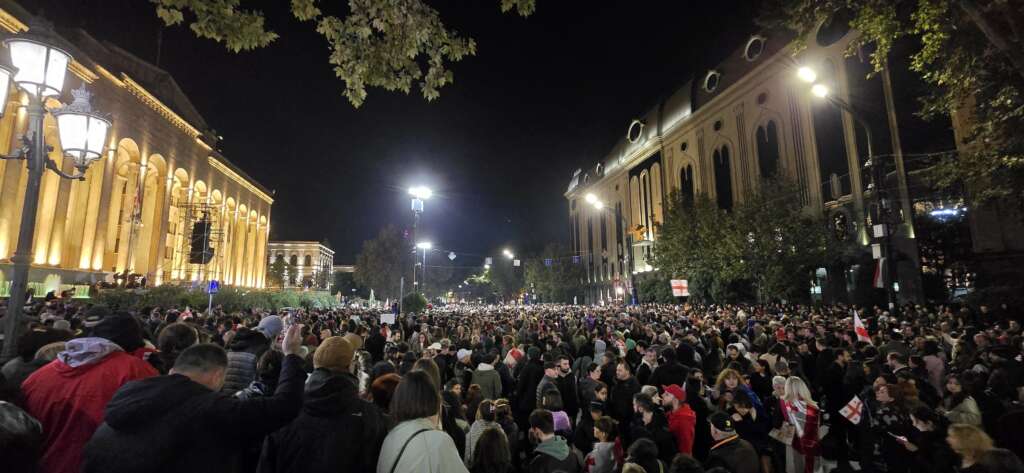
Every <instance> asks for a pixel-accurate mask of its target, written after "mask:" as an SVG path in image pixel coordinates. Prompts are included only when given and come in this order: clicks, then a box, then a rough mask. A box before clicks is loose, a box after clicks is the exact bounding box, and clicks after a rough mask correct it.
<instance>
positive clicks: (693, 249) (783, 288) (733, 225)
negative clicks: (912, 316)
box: [654, 180, 846, 302]
mask: <svg viewBox="0 0 1024 473" xmlns="http://www.w3.org/2000/svg"><path fill="white" fill-rule="evenodd" d="M798 193H799V192H798V190H797V188H796V187H795V186H793V185H791V184H788V183H785V182H779V181H774V180H766V181H762V182H761V185H760V186H759V187H758V188H757V190H756V191H755V192H754V193H753V194H752V195H748V196H746V197H745V198H744V200H743V201H742V202H741V203H739V204H738V205H736V207H735V208H734V209H733V210H732V211H731V212H726V211H724V210H721V209H719V208H718V207H717V205H716V204H715V203H714V202H713V201H712V200H711V199H709V198H708V197H707V196H706V195H699V196H698V197H697V198H696V199H694V201H693V202H692V203H688V202H683V201H681V200H680V199H679V198H678V196H677V195H673V196H672V197H671V198H670V202H672V204H671V206H670V207H669V210H668V214H667V216H666V218H665V223H664V224H663V225H662V227H661V229H660V235H661V238H660V239H659V240H658V243H657V245H655V247H654V255H655V261H656V262H657V266H658V267H660V268H661V270H662V272H663V273H666V274H668V275H671V276H674V277H679V278H683V279H687V280H688V281H689V286H690V292H691V294H692V295H693V296H694V298H695V299H697V300H704V301H715V302H730V301H734V300H737V299H745V298H750V297H757V298H758V299H760V300H771V299H788V300H800V299H805V298H807V294H808V289H809V286H810V281H811V276H810V275H811V271H813V270H814V269H815V268H817V267H819V266H823V265H825V264H827V263H828V262H830V261H832V260H834V259H837V258H840V257H842V256H843V254H844V252H845V251H846V250H845V248H846V247H845V245H843V244H841V243H839V242H837V241H836V240H835V239H834V238H833V237H832V236H831V234H830V232H828V230H827V227H826V225H825V222H824V221H823V219H822V218H820V217H814V216H811V215H809V214H808V213H807V212H806V211H805V209H804V208H803V205H802V203H801V201H800V199H798V198H795V196H796V195H797V194H798Z"/></svg>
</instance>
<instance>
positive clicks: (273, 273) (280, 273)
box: [267, 258, 287, 289]
mask: <svg viewBox="0 0 1024 473" xmlns="http://www.w3.org/2000/svg"><path fill="white" fill-rule="evenodd" d="M286 271H287V268H286V265H285V262H284V258H274V262H273V263H270V266H268V267H267V283H268V284H270V287H277V288H279V289H281V288H284V282H285V277H286Z"/></svg>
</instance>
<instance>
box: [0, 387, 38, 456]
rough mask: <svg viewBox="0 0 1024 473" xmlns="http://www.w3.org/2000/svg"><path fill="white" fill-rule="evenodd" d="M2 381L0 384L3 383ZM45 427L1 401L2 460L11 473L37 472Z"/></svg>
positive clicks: (0, 449)
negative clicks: (13, 472) (19, 472)
mask: <svg viewBox="0 0 1024 473" xmlns="http://www.w3.org/2000/svg"><path fill="white" fill-rule="evenodd" d="M2 381H3V380H2V379H0V383H2ZM42 445H43V426H42V425H40V424H39V421H37V420H35V419H33V418H32V416H30V415H28V414H26V413H25V411H23V410H21V409H19V408H18V406H15V405H14V404H11V403H9V402H4V401H0V458H3V459H4V460H3V462H4V468H9V469H10V471H24V472H33V471H36V466H37V464H38V463H39V451H40V449H41V448H42Z"/></svg>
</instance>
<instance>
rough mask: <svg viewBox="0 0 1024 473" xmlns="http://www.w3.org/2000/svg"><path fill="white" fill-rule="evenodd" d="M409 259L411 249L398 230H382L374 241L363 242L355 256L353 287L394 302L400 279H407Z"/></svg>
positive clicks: (390, 227) (392, 227)
mask: <svg viewBox="0 0 1024 473" xmlns="http://www.w3.org/2000/svg"><path fill="white" fill-rule="evenodd" d="M410 255H411V248H410V247H409V245H408V244H407V242H406V241H405V239H404V238H402V234H401V232H399V231H398V229H397V228H395V227H394V226H391V225H389V226H387V227H384V228H382V229H381V230H380V233H378V234H377V237H376V238H374V239H373V240H366V241H364V242H363V248H362V250H361V251H360V252H359V254H358V255H356V272H355V282H356V284H358V285H360V286H363V287H366V288H370V289H373V290H374V291H375V293H376V295H377V297H378V298H381V299H383V298H391V299H397V298H398V297H399V292H400V290H401V278H402V277H403V275H405V276H409V275H410V273H409V271H410V268H411V267H412V265H411V261H410V259H409V256H410Z"/></svg>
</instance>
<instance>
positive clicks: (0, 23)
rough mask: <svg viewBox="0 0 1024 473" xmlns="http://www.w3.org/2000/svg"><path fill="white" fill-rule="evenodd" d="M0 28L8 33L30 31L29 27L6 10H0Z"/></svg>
mask: <svg viewBox="0 0 1024 473" xmlns="http://www.w3.org/2000/svg"><path fill="white" fill-rule="evenodd" d="M0 28H3V30H4V31H6V32H8V33H14V34H18V33H24V32H25V31H28V25H26V24H24V23H22V22H21V20H19V19H17V18H15V17H14V15H12V14H10V13H9V12H7V11H6V10H4V9H0Z"/></svg>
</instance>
